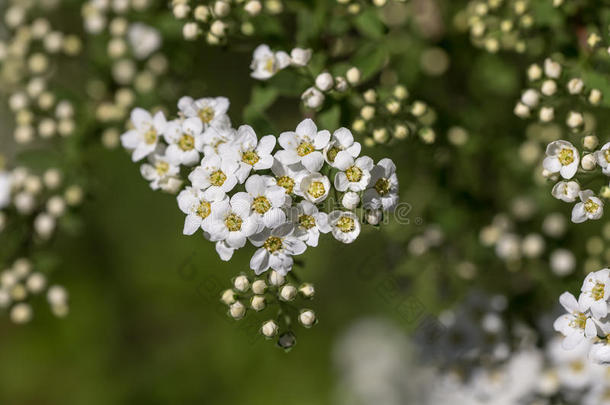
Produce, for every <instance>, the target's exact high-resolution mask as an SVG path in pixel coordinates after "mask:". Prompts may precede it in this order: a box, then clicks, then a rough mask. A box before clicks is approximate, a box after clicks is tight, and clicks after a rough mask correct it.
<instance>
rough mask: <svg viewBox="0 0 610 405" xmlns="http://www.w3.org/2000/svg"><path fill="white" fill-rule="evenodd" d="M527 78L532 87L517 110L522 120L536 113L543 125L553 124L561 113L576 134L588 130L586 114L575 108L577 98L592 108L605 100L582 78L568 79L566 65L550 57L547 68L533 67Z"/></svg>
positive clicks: (598, 91)
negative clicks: (588, 86) (565, 70)
mask: <svg viewBox="0 0 610 405" xmlns="http://www.w3.org/2000/svg"><path fill="white" fill-rule="evenodd" d="M527 76H528V79H529V81H530V85H531V87H530V88H528V89H526V90H525V91H523V93H522V94H521V99H520V100H519V101H518V102H517V104H516V105H515V109H514V113H515V115H517V116H518V117H520V118H529V117H531V116H532V115H533V114H534V113H536V114H535V115H536V116H537V117H538V120H539V121H540V122H542V123H550V122H553V121H555V119H556V118H557V116H558V115H559V114H561V116H563V117H565V118H564V120H565V121H564V122H565V125H566V126H567V127H568V128H569V129H570V130H571V131H572V132H579V131H581V130H582V129H583V128H584V124H585V120H584V115H583V112H582V111H578V110H574V109H572V108H571V106H572V105H573V104H574V102H573V101H574V99H573V98H576V100H579V99H580V98H583V97H585V98H586V100H587V102H588V104H589V105H592V106H597V105H599V104H600V103H601V101H602V96H603V94H602V92H601V91H600V90H599V89H595V88H592V89H587V88H586V86H585V83H584V81H583V80H582V79H581V78H579V77H571V78H569V77H566V75H565V74H564V68H563V66H562V65H561V64H560V63H559V62H556V61H554V60H552V59H550V58H547V59H546V60H545V61H544V64H543V66H540V65H538V64H534V65H531V66H530V67H529V69H528V71H527Z"/></svg>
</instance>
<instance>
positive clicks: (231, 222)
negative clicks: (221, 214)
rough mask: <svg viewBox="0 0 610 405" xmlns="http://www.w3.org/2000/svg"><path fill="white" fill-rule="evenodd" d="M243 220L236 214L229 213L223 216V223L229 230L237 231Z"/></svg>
mask: <svg viewBox="0 0 610 405" xmlns="http://www.w3.org/2000/svg"><path fill="white" fill-rule="evenodd" d="M243 222H244V221H243V220H242V219H241V217H240V216H239V215H237V214H229V215H228V216H227V217H226V218H225V225H226V226H227V229H228V230H229V231H231V232H237V231H239V230H240V229H241V224H242V223H243Z"/></svg>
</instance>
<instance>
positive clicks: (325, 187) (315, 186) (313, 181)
mask: <svg viewBox="0 0 610 405" xmlns="http://www.w3.org/2000/svg"><path fill="white" fill-rule="evenodd" d="M300 189H301V193H302V195H303V196H305V198H306V199H308V200H309V201H311V202H312V203H314V204H318V203H321V202H322V201H324V200H326V197H328V193H329V192H330V180H328V177H326V176H324V175H323V174H320V173H310V174H308V175H306V176H305V177H303V179H302V180H301V184H300Z"/></svg>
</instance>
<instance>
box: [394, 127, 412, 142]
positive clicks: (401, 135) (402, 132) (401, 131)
mask: <svg viewBox="0 0 610 405" xmlns="http://www.w3.org/2000/svg"><path fill="white" fill-rule="evenodd" d="M393 135H394V138H396V139H405V138H406V137H408V136H409V127H407V126H406V125H404V124H396V126H395V127H394V132H393Z"/></svg>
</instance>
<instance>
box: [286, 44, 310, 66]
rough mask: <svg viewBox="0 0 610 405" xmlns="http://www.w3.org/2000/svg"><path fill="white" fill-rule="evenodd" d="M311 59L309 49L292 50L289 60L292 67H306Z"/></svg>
mask: <svg viewBox="0 0 610 405" xmlns="http://www.w3.org/2000/svg"><path fill="white" fill-rule="evenodd" d="M310 59H311V49H303V48H294V49H293V50H292V51H290V60H291V62H292V64H293V65H294V66H307V64H308V63H309V60H310Z"/></svg>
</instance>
